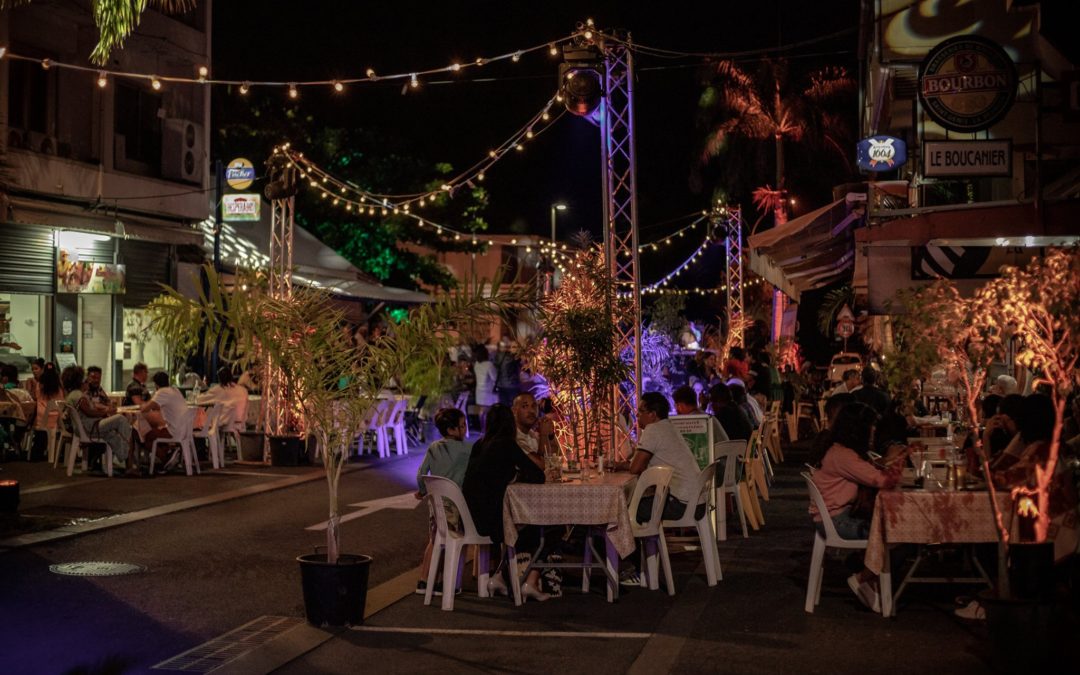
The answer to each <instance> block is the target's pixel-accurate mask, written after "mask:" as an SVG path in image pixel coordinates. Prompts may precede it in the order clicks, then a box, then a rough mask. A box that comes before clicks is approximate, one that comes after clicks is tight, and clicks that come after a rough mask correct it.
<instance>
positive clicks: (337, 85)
mask: <svg viewBox="0 0 1080 675" xmlns="http://www.w3.org/2000/svg"><path fill="white" fill-rule="evenodd" d="M334 91H336V92H338V93H339V94H340V93H341V92H343V91H345V85H343V84H342V83H341V82H338V81H337V80H334Z"/></svg>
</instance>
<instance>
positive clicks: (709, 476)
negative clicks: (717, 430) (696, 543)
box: [664, 459, 727, 527]
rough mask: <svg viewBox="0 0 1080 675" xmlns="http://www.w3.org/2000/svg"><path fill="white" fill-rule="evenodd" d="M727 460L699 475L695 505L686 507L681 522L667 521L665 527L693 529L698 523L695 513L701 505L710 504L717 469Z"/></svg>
mask: <svg viewBox="0 0 1080 675" xmlns="http://www.w3.org/2000/svg"><path fill="white" fill-rule="evenodd" d="M726 461H727V460H726V459H718V460H716V461H715V462H713V463H712V464H710V465H708V466H707V467H705V468H704V469H702V470H701V472H700V473H698V475H697V478H696V482H695V483H694V485H695V486H696V488H697V493H698V498H697V500H696V501H695V502H694V503H693V504H687V505H686V511H685V512H684V513H683V516H682V518H680V519H679V520H665V521H664V527H693V526H694V525H695V524H696V523H697V519H696V518H694V512H695V511H696V510H697V507H698V505H699V504H708V503H709V493H710V491H712V489H713V481H714V480H715V479H716V467H717V465H718V464H720V463H721V462H726Z"/></svg>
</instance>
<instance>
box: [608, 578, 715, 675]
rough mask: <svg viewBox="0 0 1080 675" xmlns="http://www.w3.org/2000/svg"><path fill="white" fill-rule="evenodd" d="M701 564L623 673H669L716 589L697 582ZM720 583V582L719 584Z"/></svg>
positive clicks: (631, 674) (648, 674) (640, 674)
mask: <svg viewBox="0 0 1080 675" xmlns="http://www.w3.org/2000/svg"><path fill="white" fill-rule="evenodd" d="M703 567H704V566H703V565H699V566H698V569H696V570H694V576H693V577H691V578H690V580H689V581H688V582H687V584H686V587H685V588H684V589H683V590H682V592H681V593H679V595H678V596H677V597H676V598H675V603H674V604H673V605H672V606H671V609H669V610H668V611H667V614H665V615H664V616H663V617H662V618H661V619H660V623H659V625H657V626H656V631H655V632H654V633H653V634H652V635H651V636H650V637H649V641H648V642H646V643H645V646H644V647H642V648H641V652H640V653H639V654H638V655H637V658H636V659H634V662H633V663H632V664H631V665H630V668H629V670H627V671H626V672H627V675H651V674H652V673H666V672H669V671H671V669H672V668H673V667H674V666H675V663H676V661H677V660H678V658H679V654H681V653H682V650H683V647H684V646H686V641H687V639H688V637H689V636H690V634H691V633H693V631H694V628H695V627H696V626H697V625H698V622H699V621H700V620H701V614H702V612H704V611H705V607H706V606H708V604H709V601H710V600H711V599H712V596H713V592H714V591H715V590H716V589H717V588H718V586H713V587H712V588H709V587H707V586H705V587H704V588H703V586H704V583H703V581H702V579H701V576H703V575H702V574H701V573H702V572H703V571H704V570H703ZM721 583H722V582H721Z"/></svg>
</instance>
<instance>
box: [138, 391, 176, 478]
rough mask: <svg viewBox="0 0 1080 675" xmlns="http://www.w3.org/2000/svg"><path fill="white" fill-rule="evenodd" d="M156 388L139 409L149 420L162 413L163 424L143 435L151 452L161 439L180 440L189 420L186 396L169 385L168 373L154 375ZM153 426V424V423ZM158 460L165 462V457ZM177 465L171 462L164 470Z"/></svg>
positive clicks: (153, 427) (144, 445)
mask: <svg viewBox="0 0 1080 675" xmlns="http://www.w3.org/2000/svg"><path fill="white" fill-rule="evenodd" d="M154 386H155V387H157V391H155V392H154V395H153V397H151V399H150V400H149V401H147V402H146V403H145V404H144V405H143V406H142V407H141V408H139V412H140V413H142V415H143V417H144V418H145V419H147V420H151V419H154V416H153V415H152V414H151V413H155V412H156V413H160V415H161V419H162V422H163V423H162V424H161V425H158V426H152V427H151V429H150V430H149V431H146V432H144V433H143V437H142V441H143V447H145V448H146V449H147V450H150V449H151V448H152V447H153V445H154V441H155V440H157V439H159V438H178V437H179V436H180V429H181V425H182V424H183V423H184V421H185V420H186V419H187V410H188V405H187V401H186V400H184V395H183V394H181V393H180V390H179V389H177V388H176V387H173V386H172V385H171V384H170V383H169V375H168V373H165V372H160V371H159V372H156V373H154ZM151 424H153V423H152V422H151ZM174 458H175V459H179V454H177V455H175V456H174ZM157 459H158V461H159V462H163V460H164V459H165V457H164V456H162V455H159V456H158V458H157ZM175 465H176V462H175V461H170V462H169V463H168V464H165V466H164V467H163V470H164V471H168V470H169V469H171V468H172V467H173V466H175Z"/></svg>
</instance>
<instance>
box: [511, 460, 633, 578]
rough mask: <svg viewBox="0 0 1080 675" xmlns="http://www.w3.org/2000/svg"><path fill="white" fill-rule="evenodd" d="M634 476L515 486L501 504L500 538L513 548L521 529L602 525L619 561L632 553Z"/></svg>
mask: <svg viewBox="0 0 1080 675" xmlns="http://www.w3.org/2000/svg"><path fill="white" fill-rule="evenodd" d="M636 483H637V476H634V475H633V474H629V473H609V474H606V475H604V476H603V477H602V478H600V477H594V478H591V479H589V482H587V483H582V482H581V481H580V480H572V481H567V482H563V483H545V484H543V485H534V484H528V483H515V484H513V485H511V486H509V487H507V488H506V499H505V500H504V501H503V536H504V537H505V538H506V543H507V545H509V546H513V545H514V544H515V542H517V532H518V528H519V527H521V526H522V525H606V526H607V536H608V539H609V540H610V541H611V543H612V544H613V545H614V546H615V550H616V551H618V553H619V555H620V556H621V557H624V558H625V557H626V556H628V555H630V554H631V553H632V552H633V551H634V533H633V531H631V529H630V514H629V510H628V507H629V503H630V495H631V494H632V492H633V489H634V485H635V484H636Z"/></svg>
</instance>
